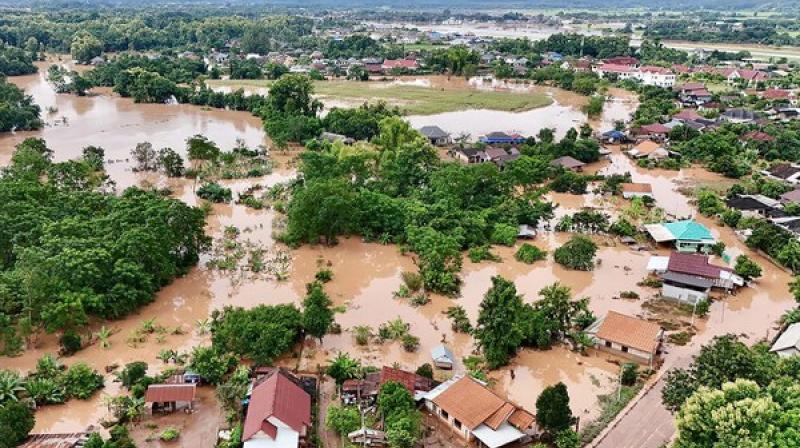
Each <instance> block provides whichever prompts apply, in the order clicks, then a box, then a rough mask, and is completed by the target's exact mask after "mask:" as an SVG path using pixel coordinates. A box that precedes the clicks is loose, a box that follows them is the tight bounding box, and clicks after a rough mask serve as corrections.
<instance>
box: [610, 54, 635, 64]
mask: <svg viewBox="0 0 800 448" xmlns="http://www.w3.org/2000/svg"><path fill="white" fill-rule="evenodd" d="M604 62H605V63H606V64H614V65H636V64H638V63H639V60H638V59H636V58H635V57H633V56H614V57H613V58H608V59H606V60H605V61H604Z"/></svg>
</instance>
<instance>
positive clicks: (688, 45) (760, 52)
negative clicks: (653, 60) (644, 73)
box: [663, 40, 800, 60]
mask: <svg viewBox="0 0 800 448" xmlns="http://www.w3.org/2000/svg"><path fill="white" fill-rule="evenodd" d="M663 43H664V46H666V47H668V48H677V49H679V50H694V49H695V48H704V49H706V50H720V51H730V52H737V51H749V52H750V54H752V55H753V57H757V58H765V59H768V58H787V59H790V60H800V47H772V46H768V45H758V44H731V43H711V42H687V41H671V40H667V41H663Z"/></svg>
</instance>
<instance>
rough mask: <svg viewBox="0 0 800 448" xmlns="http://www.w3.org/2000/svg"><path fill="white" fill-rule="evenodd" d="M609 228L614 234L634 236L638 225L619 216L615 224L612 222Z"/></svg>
mask: <svg viewBox="0 0 800 448" xmlns="http://www.w3.org/2000/svg"><path fill="white" fill-rule="evenodd" d="M608 230H609V232H611V233H612V234H614V235H618V236H631V237H632V236H635V235H636V227H635V226H634V225H633V224H631V223H630V221H628V220H627V219H625V218H619V219H618V220H616V221H615V222H614V224H611V227H609V229H608Z"/></svg>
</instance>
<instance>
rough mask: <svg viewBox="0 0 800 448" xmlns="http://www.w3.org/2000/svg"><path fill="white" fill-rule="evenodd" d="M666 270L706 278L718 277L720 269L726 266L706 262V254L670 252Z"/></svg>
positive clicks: (726, 269)
mask: <svg viewBox="0 0 800 448" xmlns="http://www.w3.org/2000/svg"><path fill="white" fill-rule="evenodd" d="M667 270H668V271H672V272H680V273H682V274H691V275H699V276H700V277H706V278H719V274H720V271H723V270H725V271H730V269H728V268H723V267H721V266H716V265H713V264H711V263H709V262H708V256H706V255H700V254H684V253H680V252H672V253H671V254H670V256H669V263H667Z"/></svg>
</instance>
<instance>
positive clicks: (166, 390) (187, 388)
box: [144, 383, 197, 412]
mask: <svg viewBox="0 0 800 448" xmlns="http://www.w3.org/2000/svg"><path fill="white" fill-rule="evenodd" d="M196 393H197V386H196V385H195V384H186V383H183V384H151V385H149V386H147V390H146V391H145V393H144V401H145V403H150V404H152V409H153V412H175V411H176V410H178V408H179V406H181V405H183V406H185V408H187V409H192V407H193V405H194V399H195V395H196Z"/></svg>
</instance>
